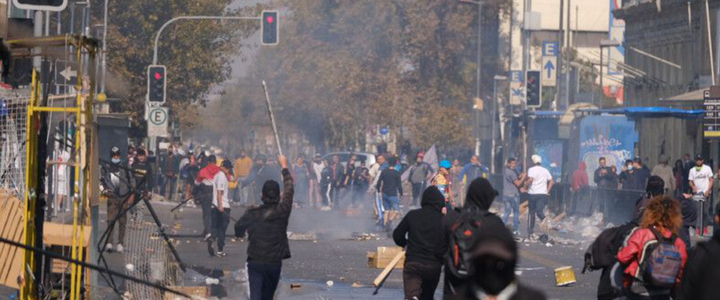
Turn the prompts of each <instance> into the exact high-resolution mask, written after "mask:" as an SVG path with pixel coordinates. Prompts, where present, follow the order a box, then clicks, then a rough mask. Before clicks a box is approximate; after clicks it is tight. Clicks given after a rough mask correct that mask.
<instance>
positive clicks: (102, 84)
mask: <svg viewBox="0 0 720 300" xmlns="http://www.w3.org/2000/svg"><path fill="white" fill-rule="evenodd" d="M107 26H108V0H105V20H104V21H103V41H102V81H100V92H101V93H104V92H105V76H106V73H107Z"/></svg>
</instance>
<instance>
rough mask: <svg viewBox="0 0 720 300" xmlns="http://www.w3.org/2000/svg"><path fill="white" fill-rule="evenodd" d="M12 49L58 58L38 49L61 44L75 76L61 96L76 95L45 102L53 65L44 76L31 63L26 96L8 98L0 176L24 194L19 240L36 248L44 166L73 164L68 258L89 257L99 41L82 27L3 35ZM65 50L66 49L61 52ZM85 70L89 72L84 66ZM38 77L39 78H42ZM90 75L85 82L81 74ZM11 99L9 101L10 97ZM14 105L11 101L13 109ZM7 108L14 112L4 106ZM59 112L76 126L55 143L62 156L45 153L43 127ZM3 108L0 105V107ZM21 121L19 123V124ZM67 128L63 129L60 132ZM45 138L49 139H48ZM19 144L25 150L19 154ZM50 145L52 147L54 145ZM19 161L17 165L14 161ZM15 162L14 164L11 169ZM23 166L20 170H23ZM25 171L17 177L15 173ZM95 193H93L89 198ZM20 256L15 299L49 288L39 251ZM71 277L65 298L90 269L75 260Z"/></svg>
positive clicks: (76, 291)
mask: <svg viewBox="0 0 720 300" xmlns="http://www.w3.org/2000/svg"><path fill="white" fill-rule="evenodd" d="M7 43H8V45H9V46H10V49H11V50H12V51H13V56H14V57H34V58H37V57H40V58H41V59H42V60H44V61H45V62H47V63H48V64H52V63H53V62H54V61H57V58H56V57H50V55H49V54H48V55H43V53H57V52H53V51H52V50H51V49H57V48H63V49H64V51H65V53H66V56H69V57H73V58H74V60H75V62H76V63H77V69H78V70H77V72H78V73H77V83H76V85H75V91H76V94H75V95H71V96H62V97H65V98H74V99H75V101H74V103H72V104H71V105H66V106H65V107H54V106H51V105H49V98H50V89H51V84H50V82H51V79H50V78H51V76H49V74H50V73H51V71H50V70H51V68H48V69H45V72H44V74H43V75H44V76H40V74H39V73H38V70H36V69H33V70H32V82H31V86H30V96H29V98H28V100H27V101H26V102H24V98H22V97H19V98H17V99H12V100H13V101H7V100H6V106H7V108H9V111H8V113H7V115H6V116H3V117H4V119H3V120H0V126H3V128H0V130H5V131H6V132H4V133H3V132H0V135H1V136H2V138H3V139H5V142H4V143H3V147H2V148H0V149H2V152H0V154H1V156H0V158H2V159H3V160H2V164H0V167H4V168H3V170H4V171H6V172H9V174H8V175H6V176H4V177H2V178H1V179H2V181H0V183H2V184H3V186H4V187H6V188H7V189H9V190H11V191H13V193H21V194H22V199H24V206H25V207H24V217H23V221H24V224H23V232H24V237H23V241H22V243H23V244H25V245H27V246H31V247H36V248H42V243H43V241H42V238H43V223H44V221H45V220H44V219H45V218H44V209H45V202H46V200H47V199H49V197H48V195H50V194H52V193H50V192H49V190H50V189H48V188H47V186H46V185H45V181H46V176H47V175H48V173H52V172H47V171H46V170H48V169H50V170H52V169H53V168H48V166H54V165H57V166H59V167H62V168H64V170H65V172H66V173H67V172H68V171H69V170H74V174H72V175H71V176H72V178H73V180H72V186H70V185H69V183H68V185H67V186H66V188H67V190H66V191H65V193H66V194H67V198H68V199H67V201H70V202H72V216H73V217H72V247H71V250H70V252H71V255H70V258H71V259H74V260H80V261H83V260H85V259H86V258H87V253H86V251H85V250H86V248H85V247H84V246H83V245H86V244H87V241H85V236H86V232H87V230H89V229H88V227H89V226H88V225H90V213H89V212H90V204H91V198H92V196H93V195H97V192H96V190H97V187H98V182H97V179H94V180H93V178H96V176H92V173H93V172H97V171H98V170H97V163H93V161H94V160H93V157H92V148H91V145H93V143H92V142H91V141H92V138H93V132H92V130H93V128H94V126H93V98H94V95H93V91H94V85H95V80H94V78H95V74H94V73H95V72H94V70H95V56H96V54H97V51H98V43H97V41H95V40H93V39H90V38H88V37H85V36H81V35H64V36H51V37H42V38H27V39H19V40H9V41H7ZM67 53H70V55H67ZM85 73H87V74H85ZM41 77H42V78H41ZM86 80H87V81H88V83H89V84H86V83H85V82H84V81H86ZM8 103H9V105H8ZM13 107H16V108H15V110H14V111H13ZM23 111H24V112H25V116H26V117H25V118H24V121H25V124H24V126H23V124H22V123H20V122H21V121H23V118H22V117H21V116H20V115H21V113H22V112H23ZM10 112H13V114H10ZM51 113H63V114H70V115H73V116H74V118H72V119H73V120H72V123H73V124H74V126H75V127H76V129H75V130H74V132H73V136H72V139H71V141H72V143H67V145H63V146H62V147H61V149H63V150H65V151H67V155H65V156H66V157H68V159H66V160H64V161H57V160H54V159H53V158H54V157H56V156H53V155H48V149H49V148H51V147H52V145H54V144H55V139H53V143H50V139H49V138H48V137H49V136H52V135H51V134H50V132H51V129H50V128H49V127H51V126H50V123H51V119H50V118H49V114H51ZM0 115H2V112H0ZM20 128H24V130H23V129H20ZM66 133H67V131H66V132H65V133H64V134H63V135H65V134H66ZM48 144H50V145H51V146H50V147H48ZM22 150H25V151H24V153H25V155H24V156H23V155H18V154H19V153H21V152H23V151H22ZM53 152H54V151H53ZM17 166H20V168H14V167H17ZM11 169H15V171H11ZM23 169H24V174H23V173H21V172H22V171H19V170H23ZM23 175H24V178H22V180H19V178H21V176H23ZM96 200H97V198H95V201H96ZM24 252H25V253H24V255H23V262H22V266H23V267H22V272H21V275H20V277H21V278H22V281H21V282H22V286H21V289H20V297H21V299H39V298H40V297H41V296H42V295H44V294H46V293H47V292H48V290H52V289H53V284H52V282H48V281H49V280H50V278H49V276H45V275H46V274H47V271H45V272H43V271H42V264H43V261H44V259H46V258H43V256H42V255H41V254H40V253H38V252H37V251H31V250H25V251H24ZM69 269H70V280H69V283H70V284H69V293H64V292H65V291H61V292H62V293H63V294H65V295H68V296H69V297H68V296H66V297H67V298H68V299H73V300H74V299H80V298H81V297H82V295H83V293H84V292H83V291H85V292H87V293H89V289H83V285H84V284H86V283H87V282H88V274H87V272H86V269H85V268H82V267H80V266H79V265H77V264H70V268H69Z"/></svg>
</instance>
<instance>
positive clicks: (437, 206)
mask: <svg viewBox="0 0 720 300" xmlns="http://www.w3.org/2000/svg"><path fill="white" fill-rule="evenodd" d="M421 206H422V208H420V209H416V210H412V211H410V212H408V213H407V215H406V216H405V217H404V218H403V219H402V221H400V224H398V226H397V228H395V231H393V239H394V240H395V244H396V245H398V246H400V247H407V251H406V254H405V265H404V268H403V283H404V286H405V299H419V300H426V299H427V300H432V299H433V295H435V289H436V288H437V285H438V282H439V281H440V271H441V270H442V264H443V257H444V255H445V252H446V251H447V245H448V244H447V241H446V240H445V235H444V234H443V229H442V228H443V227H442V226H443V217H444V216H443V213H442V209H443V207H444V206H445V198H444V197H443V195H442V194H441V193H440V191H439V190H438V189H437V187H434V186H430V187H428V188H427V189H425V191H424V192H423V194H422V199H421ZM406 235H407V237H406Z"/></svg>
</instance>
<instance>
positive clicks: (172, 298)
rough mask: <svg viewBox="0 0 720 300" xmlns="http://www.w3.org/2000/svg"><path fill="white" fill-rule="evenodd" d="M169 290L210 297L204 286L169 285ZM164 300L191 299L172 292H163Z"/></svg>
mask: <svg viewBox="0 0 720 300" xmlns="http://www.w3.org/2000/svg"><path fill="white" fill-rule="evenodd" d="M167 288H169V289H171V290H174V291H178V292H181V293H183V294H187V295H190V296H198V297H202V298H207V297H210V290H209V289H208V288H207V287H206V286H169V287H167ZM164 300H192V299H189V298H185V297H182V296H180V295H176V294H173V293H167V292H166V293H165V298H164Z"/></svg>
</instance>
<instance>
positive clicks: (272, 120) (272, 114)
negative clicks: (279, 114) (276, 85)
mask: <svg viewBox="0 0 720 300" xmlns="http://www.w3.org/2000/svg"><path fill="white" fill-rule="evenodd" d="M262 87H263V91H265V102H266V103H267V108H268V114H269V115H270V123H271V124H272V130H273V133H274V134H275V145H277V148H278V154H280V155H283V152H282V147H280V136H279V135H278V130H277V126H275V114H274V113H273V109H272V104H270V95H269V94H268V89H267V84H265V80H263V82H262Z"/></svg>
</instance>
